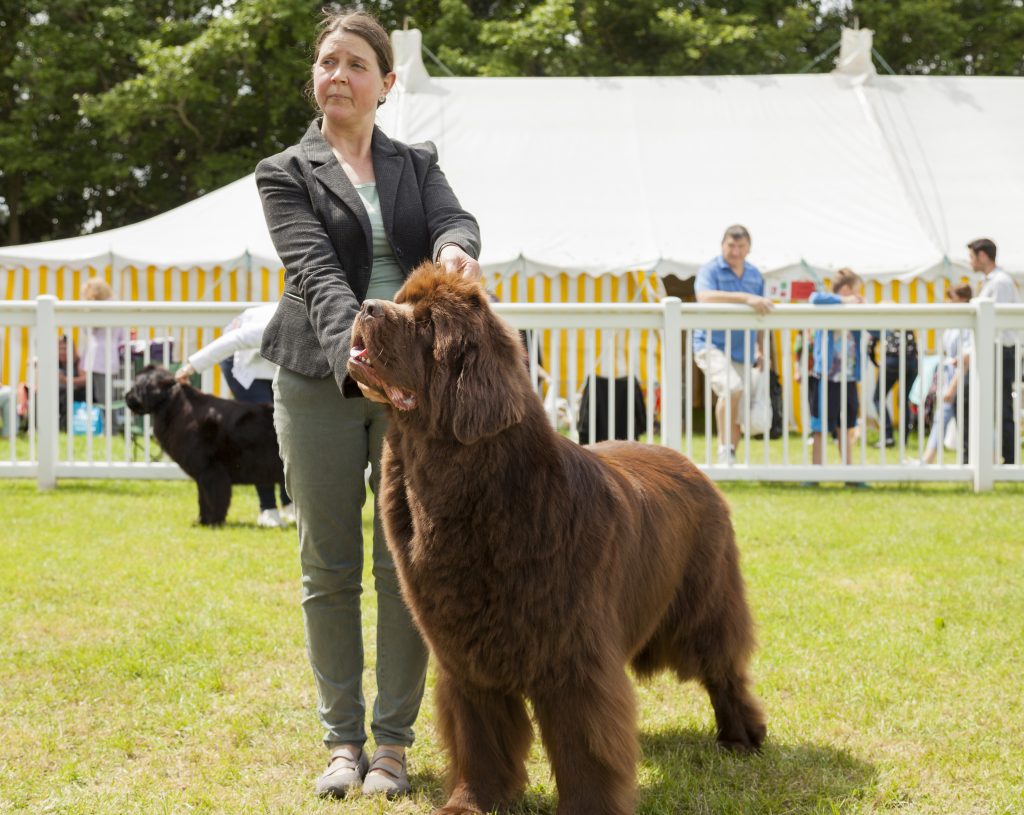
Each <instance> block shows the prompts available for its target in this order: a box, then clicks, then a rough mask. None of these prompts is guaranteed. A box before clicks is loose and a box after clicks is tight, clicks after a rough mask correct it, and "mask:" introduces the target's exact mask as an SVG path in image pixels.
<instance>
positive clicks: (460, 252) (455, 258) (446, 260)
mask: <svg viewBox="0 0 1024 815" xmlns="http://www.w3.org/2000/svg"><path fill="white" fill-rule="evenodd" d="M437 262H438V263H439V264H440V265H441V266H442V268H444V270H445V271H446V272H452V273H453V274H459V275H462V276H463V277H465V278H467V279H468V280H479V279H480V278H481V277H482V276H483V272H482V271H481V269H480V262H479V261H478V260H477V259H476V258H474V257H472V256H471V255H470V254H469V253H467V252H466V250H465V249H463V248H462V247H461V246H459V245H458V244H456V243H447V244H445V245H444V246H443V247H442V248H441V251H440V253H438V256H437Z"/></svg>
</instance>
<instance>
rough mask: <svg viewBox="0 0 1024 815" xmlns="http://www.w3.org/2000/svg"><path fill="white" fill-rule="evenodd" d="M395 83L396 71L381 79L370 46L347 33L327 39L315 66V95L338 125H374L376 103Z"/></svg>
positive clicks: (326, 115) (340, 33) (358, 37)
mask: <svg viewBox="0 0 1024 815" xmlns="http://www.w3.org/2000/svg"><path fill="white" fill-rule="evenodd" d="M394 82H395V74H394V71H392V72H391V73H388V74H384V75H381V72H380V64H379V63H378V62H377V55H376V54H375V53H374V51H373V48H372V47H371V46H370V44H369V43H368V42H367V41H366V40H364V39H363V38H362V37H360V36H358V35H356V34H350V33H347V32H338V33H336V34H331V35H330V36H329V37H327V39H325V40H324V41H323V44H322V45H321V46H320V53H319V54H317V57H316V64H315V65H314V66H313V95H314V97H315V98H316V103H317V105H318V106H319V108H320V110H322V111H323V113H324V116H325V117H326V118H327V120H328V121H329V122H331V123H332V124H335V125H346V124H352V123H355V122H361V121H364V120H366V119H369V120H370V121H371V122H372V121H373V119H374V116H375V114H376V112H377V99H378V98H379V97H381V96H382V95H384V94H386V93H387V92H388V91H389V90H391V86H392V85H393V84H394Z"/></svg>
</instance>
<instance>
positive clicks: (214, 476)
mask: <svg viewBox="0 0 1024 815" xmlns="http://www.w3.org/2000/svg"><path fill="white" fill-rule="evenodd" d="M196 486H197V487H198V488H199V523H201V524H202V525H203V526H219V525H220V524H222V523H224V519H225V518H227V516H228V507H229V506H230V505H231V477H230V476H229V475H228V472H227V470H226V469H224V468H223V467H220V466H212V467H210V468H209V469H207V470H206V471H205V472H203V473H201V474H200V475H199V476H197V477H196Z"/></svg>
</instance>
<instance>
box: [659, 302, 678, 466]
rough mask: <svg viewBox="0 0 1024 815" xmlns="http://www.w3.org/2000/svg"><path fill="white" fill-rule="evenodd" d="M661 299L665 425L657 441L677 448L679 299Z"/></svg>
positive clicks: (662, 393)
mask: <svg viewBox="0 0 1024 815" xmlns="http://www.w3.org/2000/svg"><path fill="white" fill-rule="evenodd" d="M661 302H662V303H663V304H664V307H665V383H664V385H663V386H662V389H661V398H662V399H663V400H664V402H665V404H664V406H663V409H662V415H663V416H664V417H665V419H664V421H665V426H664V427H662V429H661V437H662V438H661V442H662V444H664V445H665V446H666V447H671V448H672V449H673V450H680V449H681V448H682V444H683V433H682V422H683V311H682V309H683V301H682V300H680V299H679V298H678V297H666V298H665V299H664V300H662V301H661Z"/></svg>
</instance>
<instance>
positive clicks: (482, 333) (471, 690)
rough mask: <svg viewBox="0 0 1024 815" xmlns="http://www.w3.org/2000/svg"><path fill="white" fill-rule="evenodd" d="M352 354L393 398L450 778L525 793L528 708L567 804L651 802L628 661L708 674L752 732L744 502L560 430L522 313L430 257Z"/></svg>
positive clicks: (356, 341) (388, 452) (393, 543)
mask: <svg viewBox="0 0 1024 815" xmlns="http://www.w3.org/2000/svg"><path fill="white" fill-rule="evenodd" d="M351 354H352V355H351V358H350V361H349V372H350V373H351V374H352V376H353V377H354V378H355V379H356V380H358V381H359V382H361V383H362V384H364V385H365V386H367V387H368V388H370V389H372V390H373V391H375V392H376V393H378V394H381V395H384V396H386V397H387V398H388V400H389V401H390V402H391V403H392V405H394V407H395V410H393V411H392V413H393V416H392V423H391V426H390V429H389V432H388V436H387V441H386V445H385V449H384V456H383V463H382V479H383V481H382V489H381V499H382V500H381V503H382V508H383V518H384V527H385V531H386V533H387V538H388V544H389V546H390V547H391V550H392V552H393V554H394V558H395V562H396V564H397V568H398V572H399V576H400V580H401V585H402V590H403V592H404V594H405V598H406V600H407V602H408V603H409V606H410V607H411V609H412V611H413V614H414V616H415V619H416V621H417V623H418V624H419V626H420V629H421V630H422V632H423V634H424V636H425V637H426V639H427V641H428V642H429V644H430V646H431V648H432V649H433V651H434V654H435V656H436V659H437V671H438V677H437V679H438V681H437V687H436V699H437V705H438V711H439V721H440V730H441V736H442V738H443V741H444V744H445V746H446V748H447V749H448V751H449V753H450V756H451V777H450V779H449V781H450V786H451V796H450V799H449V801H448V803H447V804H446V805H445V806H444V807H442V808H441V809H440V810H438V812H440V813H445V815H456V813H459V814H461V813H481V812H488V811H490V810H491V809H492V808H494V807H500V806H503V805H506V804H508V803H510V802H511V801H513V800H514V799H515V798H517V797H518V796H519V795H520V794H521V792H522V791H523V788H524V787H525V785H526V783H527V776H526V769H525V759H526V757H527V751H528V748H529V744H530V740H531V735H532V727H531V724H530V719H529V716H528V714H527V709H526V706H525V700H529V701H530V702H531V703H532V705H533V710H534V714H535V716H536V719H537V722H538V724H539V727H540V731H541V735H542V738H543V740H544V744H545V746H546V748H547V752H548V756H549V758H550V760H551V764H552V767H553V769H554V774H555V780H556V782H557V785H558V795H559V805H558V812H559V814H560V815H570V813H572V815H602V813H607V814H608V815H612V814H614V815H623V813H630V812H632V811H633V808H634V797H635V764H636V761H637V756H638V743H637V730H636V727H637V726H636V709H635V707H636V706H635V702H634V696H633V689H632V686H631V684H630V681H629V678H628V677H627V674H626V670H625V668H626V666H627V665H632V667H633V669H634V670H635V671H636V673H637V674H639V675H640V676H648V675H650V674H653V673H654V672H656V671H659V670H662V669H668V670H672V671H675V673H676V674H677V675H678V677H679V678H680V679H690V678H694V679H698V680H700V681H701V682H702V683H703V684H704V686H705V687H706V688H707V691H708V693H709V694H710V696H711V704H712V705H713V707H714V711H715V718H716V721H717V724H718V740H719V742H720V743H721V744H722V745H723V746H725V747H729V748H732V749H735V750H739V751H749V750H754V749H757V748H758V747H759V746H760V744H761V742H762V740H763V739H764V736H765V722H764V716H763V714H762V712H761V708H760V705H759V703H758V701H757V700H756V699H755V698H754V696H753V695H752V694H751V692H750V689H749V680H748V677H747V662H748V659H749V657H750V653H751V651H752V649H753V647H754V636H753V624H752V621H751V616H750V612H749V610H748V608H747V604H746V601H745V599H744V588H743V580H742V578H741V576H740V571H739V565H738V552H737V549H736V545H735V542H734V539H733V530H732V524H731V522H730V520H729V509H728V506H727V505H726V502H725V500H724V499H723V497H722V495H721V494H720V493H719V491H718V490H717V489H716V488H715V486H714V485H713V484H712V483H711V481H709V480H708V479H707V478H706V477H705V476H704V475H703V474H702V473H701V472H700V471H699V470H698V469H697V468H696V467H695V466H694V465H693V464H692V463H691V462H690V461H688V460H687V459H686V458H684V457H683V456H682V455H680V454H679V453H676V452H674V451H672V450H669V449H666V448H664V447H655V446H649V445H641V444H635V443H630V442H605V443H602V444H598V445H596V446H593V447H579V446H577V445H575V444H573V443H572V442H570V441H567V440H565V439H563V438H562V437H560V436H559V435H558V434H556V433H555V432H554V431H553V430H552V429H551V427H550V426H549V424H548V421H547V417H546V416H545V414H544V410H543V406H542V404H541V402H540V400H539V399H538V397H537V396H536V394H535V393H534V392H533V389H532V388H531V386H530V381H529V377H528V375H527V370H526V367H525V366H524V365H523V361H522V348H521V345H520V342H519V339H518V337H517V336H516V334H515V332H514V331H513V330H512V329H511V328H510V327H509V326H508V325H507V324H506V323H504V322H503V321H502V320H501V319H500V318H498V317H497V315H495V314H494V312H493V311H492V310H491V308H490V305H489V303H488V300H487V297H486V295H485V293H484V291H483V290H482V289H481V288H480V286H479V285H477V284H475V283H471V282H468V281H465V280H462V279H461V278H459V277H457V276H455V275H451V274H447V273H444V272H442V271H440V270H439V269H437V268H435V267H434V266H433V265H432V264H427V265H425V266H422V267H420V268H419V269H417V270H416V271H415V272H413V274H412V275H411V276H410V277H409V279H408V280H407V281H406V283H405V285H404V286H403V287H402V289H401V290H400V291H399V293H398V295H397V297H396V298H395V302H394V303H390V302H384V301H367V302H365V303H364V304H363V307H362V311H361V312H360V314H359V316H358V318H357V320H356V323H355V327H354V329H353V332H352V352H351Z"/></svg>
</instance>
